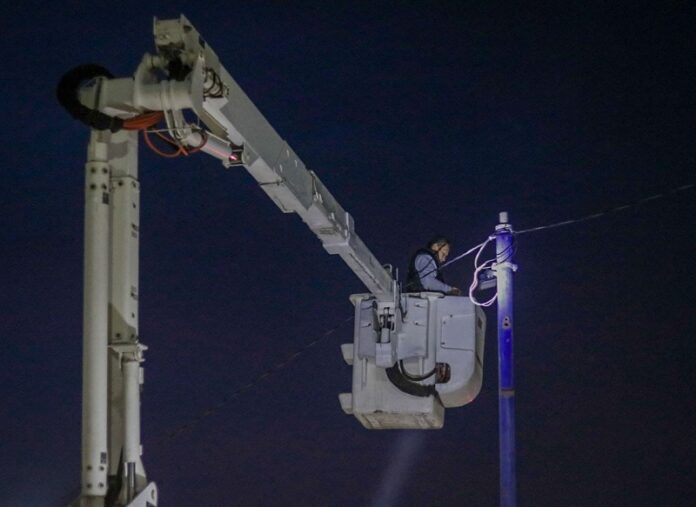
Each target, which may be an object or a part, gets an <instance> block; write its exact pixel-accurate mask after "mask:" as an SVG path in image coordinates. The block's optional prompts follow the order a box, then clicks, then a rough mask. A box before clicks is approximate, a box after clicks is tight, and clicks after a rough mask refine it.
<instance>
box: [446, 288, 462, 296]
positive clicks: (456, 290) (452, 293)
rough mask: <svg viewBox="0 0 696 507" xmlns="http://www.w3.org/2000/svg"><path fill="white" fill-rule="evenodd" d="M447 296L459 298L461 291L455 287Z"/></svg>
mask: <svg viewBox="0 0 696 507" xmlns="http://www.w3.org/2000/svg"><path fill="white" fill-rule="evenodd" d="M447 294H448V295H450V296H461V295H462V291H461V290H459V289H458V288H457V287H452V288H451V289H450V291H449V292H448V293H447Z"/></svg>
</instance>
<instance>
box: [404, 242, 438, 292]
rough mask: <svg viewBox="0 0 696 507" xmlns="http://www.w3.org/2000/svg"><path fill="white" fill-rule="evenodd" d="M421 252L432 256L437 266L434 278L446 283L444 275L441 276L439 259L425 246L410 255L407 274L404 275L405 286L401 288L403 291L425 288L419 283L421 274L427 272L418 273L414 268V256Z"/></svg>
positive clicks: (416, 290) (423, 274) (417, 290)
mask: <svg viewBox="0 0 696 507" xmlns="http://www.w3.org/2000/svg"><path fill="white" fill-rule="evenodd" d="M422 254H426V255H429V256H430V257H432V259H433V262H434V263H435V266H437V274H436V275H435V278H437V279H438V280H439V281H441V282H442V283H447V282H445V278H444V276H442V271H441V270H440V261H439V260H438V258H437V255H435V253H433V252H432V251H431V250H429V249H427V248H421V249H419V250H418V251H416V253H414V254H413V256H411V260H410V261H409V263H408V274H407V275H406V286H405V287H404V289H403V290H404V292H421V291H425V290H426V289H425V288H423V284H422V283H421V276H426V275H427V274H428V273H419V272H418V270H417V269H416V257H418V256H419V255H422Z"/></svg>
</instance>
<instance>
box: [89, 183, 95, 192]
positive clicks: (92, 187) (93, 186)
mask: <svg viewBox="0 0 696 507" xmlns="http://www.w3.org/2000/svg"><path fill="white" fill-rule="evenodd" d="M89 188H91V189H92V190H94V189H95V188H97V186H96V185H95V184H94V183H92V184H91V185H90V186H89Z"/></svg>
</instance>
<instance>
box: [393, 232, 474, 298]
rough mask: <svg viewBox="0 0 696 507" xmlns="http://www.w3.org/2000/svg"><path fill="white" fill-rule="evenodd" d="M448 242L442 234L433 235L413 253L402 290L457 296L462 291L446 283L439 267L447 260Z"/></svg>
mask: <svg viewBox="0 0 696 507" xmlns="http://www.w3.org/2000/svg"><path fill="white" fill-rule="evenodd" d="M450 245H451V244H450V242H449V240H448V239H447V238H446V237H444V236H435V237H434V238H433V239H431V240H430V241H428V243H427V244H426V246H425V248H420V249H418V250H417V251H416V253H414V254H413V256H412V257H411V260H410V262H409V264H408V274H407V278H406V286H405V287H404V292H421V291H433V292H442V293H444V294H447V295H451V296H459V295H461V293H462V291H461V290H459V289H458V288H457V287H453V286H451V285H447V283H445V278H444V276H443V275H442V270H441V269H440V267H441V266H442V264H443V263H444V262H445V261H446V260H447V256H448V255H449V252H450Z"/></svg>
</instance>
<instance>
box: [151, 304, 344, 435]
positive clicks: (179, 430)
mask: <svg viewBox="0 0 696 507" xmlns="http://www.w3.org/2000/svg"><path fill="white" fill-rule="evenodd" d="M352 320H353V316H352V315H351V316H350V317H348V318H347V319H345V320H343V321H342V322H340V323H339V324H337V325H336V326H334V327H333V328H331V329H328V330H326V331H325V332H324V333H322V334H321V335H320V336H319V337H317V338H315V339H314V340H312V341H310V342H307V343H305V344H304V345H303V346H302V347H300V348H299V349H297V350H296V351H295V352H293V353H292V354H289V355H287V356H286V357H285V358H284V359H282V360H281V361H278V362H277V363H276V364H274V365H273V366H271V367H270V368H268V369H267V370H265V371H263V372H261V373H260V374H258V375H256V376H255V377H254V378H253V379H252V380H251V381H249V382H248V383H246V384H244V385H242V386H240V387H238V388H237V389H235V390H234V391H232V392H231V393H230V394H228V395H226V396H224V397H223V398H222V399H221V400H220V401H218V402H217V403H216V404H214V405H211V406H209V407H208V408H206V409H205V410H203V411H202V412H200V413H199V414H198V416H196V417H194V418H192V419H191V420H189V421H188V422H186V423H184V424H180V425H178V426H176V427H175V428H172V429H170V430H165V431H164V437H162V438H161V439H159V440H158V442H161V443H164V442H168V441H170V440H173V439H174V438H176V437H177V436H179V435H181V434H183V433H186V432H187V431H190V430H192V429H193V428H194V427H195V426H196V425H197V424H199V423H200V422H201V421H203V419H205V418H206V417H209V416H211V415H213V414H215V413H216V412H217V411H218V410H220V409H221V408H223V407H224V406H225V405H227V404H228V403H229V402H231V401H232V400H234V399H236V398H238V397H239V396H241V395H242V394H244V393H245V392H247V391H249V390H250V389H252V388H253V387H255V386H256V385H258V384H259V383H261V382H262V381H264V380H266V379H267V378H269V377H270V376H271V375H273V374H275V373H277V372H278V371H280V370H282V369H283V368H285V367H286V366H288V365H289V364H291V363H292V362H294V361H295V360H297V358H298V357H300V356H301V355H303V354H304V353H305V352H307V351H308V350H309V349H311V348H312V347H314V346H315V345H317V344H318V343H319V342H321V341H322V340H324V339H325V338H326V337H328V336H331V335H332V334H333V333H335V332H336V331H337V330H338V329H339V328H340V327H341V326H342V325H343V324H345V323H346V322H349V321H352Z"/></svg>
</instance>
